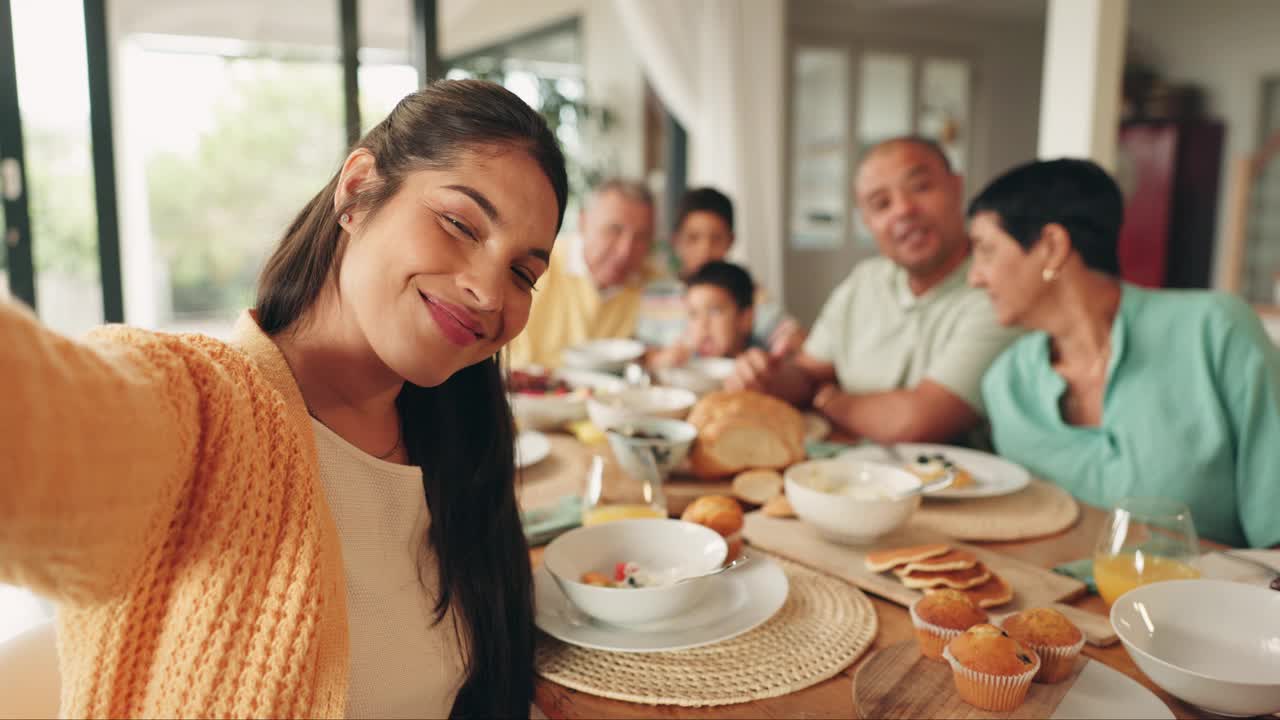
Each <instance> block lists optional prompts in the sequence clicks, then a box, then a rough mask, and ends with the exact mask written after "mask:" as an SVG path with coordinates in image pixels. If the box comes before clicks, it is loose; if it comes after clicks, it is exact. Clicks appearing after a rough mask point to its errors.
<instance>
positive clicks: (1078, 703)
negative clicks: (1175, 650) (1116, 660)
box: [1049, 660, 1173, 720]
mask: <svg viewBox="0 0 1280 720" xmlns="http://www.w3.org/2000/svg"><path fill="white" fill-rule="evenodd" d="M1049 717H1050V718H1117V720H1120V719H1122V718H1152V719H1153V720H1154V719H1155V718H1160V719H1161V720H1163V719H1164V718H1173V713H1172V712H1170V711H1169V708H1168V706H1166V705H1165V704H1164V703H1163V702H1161V700H1160V698H1158V697H1156V696H1155V694H1154V693H1152V692H1151V691H1150V690H1148V689H1146V688H1145V687H1143V686H1142V685H1141V684H1139V683H1138V681H1136V680H1134V679H1133V678H1131V677H1129V676H1127V675H1125V674H1124V673H1122V672H1120V671H1118V670H1114V669H1112V668H1110V667H1107V666H1106V665H1103V664H1102V663H1100V662H1098V661H1097V660H1090V661H1089V663H1088V664H1086V665H1085V666H1084V669H1083V670H1081V671H1080V677H1078V678H1076V683H1075V685H1072V686H1071V689H1070V690H1068V691H1067V694H1066V695H1064V696H1063V698H1062V702H1060V703H1058V707H1057V709H1055V710H1054V711H1053V714H1052V715H1050V716H1049Z"/></svg>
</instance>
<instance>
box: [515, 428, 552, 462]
mask: <svg viewBox="0 0 1280 720" xmlns="http://www.w3.org/2000/svg"><path fill="white" fill-rule="evenodd" d="M550 454H551V441H550V440H548V439H547V436H546V435H543V434H542V433H540V432H538V431H537V430H521V431H520V433H519V434H518V435H516V467H517V468H527V467H529V466H530V465H537V464H538V463H540V462H542V461H543V460H546V459H547V456H548V455H550Z"/></svg>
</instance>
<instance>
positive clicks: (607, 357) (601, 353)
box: [560, 338, 644, 373]
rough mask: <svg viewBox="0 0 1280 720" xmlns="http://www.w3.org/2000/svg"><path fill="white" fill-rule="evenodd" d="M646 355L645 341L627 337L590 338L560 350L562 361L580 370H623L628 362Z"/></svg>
mask: <svg viewBox="0 0 1280 720" xmlns="http://www.w3.org/2000/svg"><path fill="white" fill-rule="evenodd" d="M642 357H644V343H642V342H640V341H639V340H630V339H627V338H611V339H608V340H590V341H588V342H584V343H579V344H578V345H574V346H572V347H567V348H565V349H564V350H561V351H560V363H561V364H562V365H564V366H565V367H569V368H575V369H578V370H598V371H600V372H612V373H616V372H622V369H623V368H624V367H626V366H627V364H628V363H633V362H636V361H638V360H639V359H640V358H642Z"/></svg>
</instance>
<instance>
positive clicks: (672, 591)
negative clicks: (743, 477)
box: [543, 519, 728, 625]
mask: <svg viewBox="0 0 1280 720" xmlns="http://www.w3.org/2000/svg"><path fill="white" fill-rule="evenodd" d="M727 552H728V547H727V545H726V544H725V541H724V538H723V537H721V536H720V534H719V533H717V532H716V531H714V530H712V529H710V528H707V527H703V526H701V525H695V524H694V523H688V522H684V521H682V520H668V519H647V520H618V521H616V522H610V523H603V524H600V525H591V526H585V527H580V528H576V529H574V530H570V531H569V532H567V533H565V534H563V535H561V536H560V537H558V538H556V539H555V540H553V541H551V544H550V545H547V549H546V552H545V553H544V554H543V562H544V563H545V564H546V567H547V570H548V571H550V573H551V577H552V578H554V579H555V581H556V584H557V585H558V586H559V587H560V590H561V591H562V592H564V594H565V596H566V597H568V598H569V600H570V602H572V603H573V604H574V605H576V606H577V607H578V609H580V610H582V611H583V612H584V613H586V614H587V615H590V616H591V617H593V618H596V619H597V620H602V621H604V622H607V623H613V624H615V625H640V624H644V623H650V622H656V621H661V620H668V619H670V618H673V617H676V616H678V615H680V614H682V613H685V612H688V611H689V610H690V609H692V608H693V607H695V606H696V605H697V604H698V602H699V601H700V600H701V599H702V598H703V596H704V595H705V593H706V591H707V589H708V588H709V584H710V583H711V582H714V578H711V577H695V576H699V575H704V574H706V573H709V572H711V571H712V570H715V569H716V568H718V567H720V566H721V565H723V564H724V560H725V556H726V554H727ZM620 562H622V563H629V564H632V565H633V566H634V568H636V569H643V571H644V572H645V573H646V577H647V579H654V580H656V581H657V582H656V583H655V584H650V585H643V586H641V585H639V583H637V585H636V586H633V585H630V584H629V583H628V584H626V586H615V585H613V583H614V582H616V581H612V580H609V579H610V578H614V577H616V575H617V570H618V563H620ZM625 569H626V568H625V567H624V581H623V582H624V583H625V582H626V581H625ZM588 573H592V574H594V575H588ZM601 578H603V579H604V580H605V581H606V582H608V583H609V584H607V585H605V584H593V583H590V582H586V580H594V581H596V582H599V581H600V580H601ZM682 578H693V579H691V580H688V581H686V582H679V580H681V579H682Z"/></svg>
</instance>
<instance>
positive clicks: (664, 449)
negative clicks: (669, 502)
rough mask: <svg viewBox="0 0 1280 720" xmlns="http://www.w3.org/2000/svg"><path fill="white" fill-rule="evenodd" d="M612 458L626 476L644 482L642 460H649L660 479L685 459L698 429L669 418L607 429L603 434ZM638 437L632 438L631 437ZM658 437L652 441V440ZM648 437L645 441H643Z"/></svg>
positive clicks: (645, 468)
mask: <svg viewBox="0 0 1280 720" xmlns="http://www.w3.org/2000/svg"><path fill="white" fill-rule="evenodd" d="M605 434H606V436H607V437H608V438H609V447H610V448H611V449H612V450H613V456H614V457H615V458H617V459H618V464H619V465H621V466H622V469H623V471H624V472H626V473H627V474H628V475H630V476H632V477H635V478H640V479H644V478H645V477H646V475H647V473H648V472H649V464H648V463H647V462H646V461H645V456H646V455H647V456H648V457H651V458H653V461H654V467H655V468H656V469H657V471H658V475H659V476H660V478H661V479H665V478H666V477H667V475H668V474H669V473H670V472H671V469H672V468H674V467H675V466H677V465H679V464H680V463H682V462H684V459H685V458H686V457H688V456H689V448H691V447H693V440H694V438H696V437H698V429H697V428H696V427H694V426H693V425H691V424H689V423H687V422H685V421H683V420H672V419H671V418H657V417H645V418H634V419H632V420H630V421H628V422H625V423H623V424H621V425H618V426H616V427H614V428H611V429H610V430H608V431H607V432H606V433H605ZM637 434H638V435H641V437H636V436H635V435H637ZM655 435H657V436H661V437H653V436H655ZM644 436H648V437H644Z"/></svg>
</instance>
